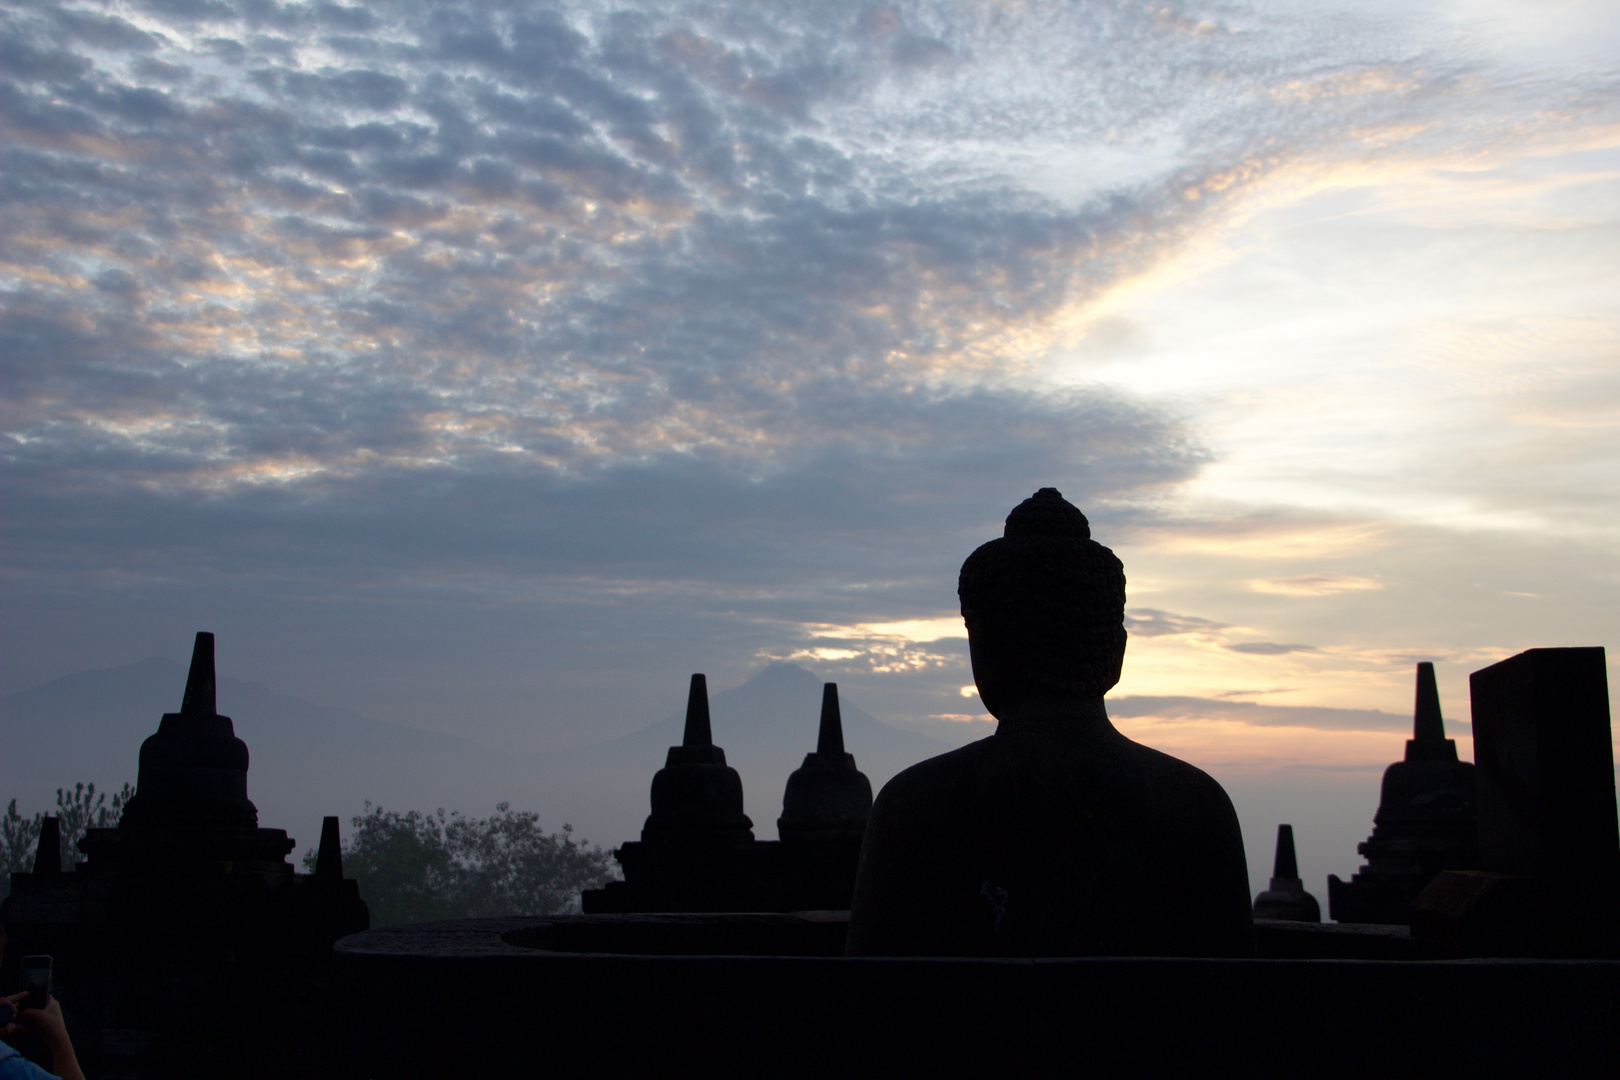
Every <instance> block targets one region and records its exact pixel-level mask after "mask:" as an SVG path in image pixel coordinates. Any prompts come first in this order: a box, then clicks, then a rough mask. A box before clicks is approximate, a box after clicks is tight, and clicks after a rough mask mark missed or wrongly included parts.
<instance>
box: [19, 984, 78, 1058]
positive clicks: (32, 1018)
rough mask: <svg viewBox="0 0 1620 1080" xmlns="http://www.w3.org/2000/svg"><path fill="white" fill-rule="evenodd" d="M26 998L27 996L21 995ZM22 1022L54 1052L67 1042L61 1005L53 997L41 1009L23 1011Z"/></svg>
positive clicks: (65, 1025)
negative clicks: (38, 1034) (43, 1038)
mask: <svg viewBox="0 0 1620 1080" xmlns="http://www.w3.org/2000/svg"><path fill="white" fill-rule="evenodd" d="M23 996H24V997H27V996H28V995H27V994H24V995H23ZM21 1015H22V1022H23V1023H24V1024H25V1025H27V1026H28V1027H30V1028H33V1029H34V1030H35V1031H37V1032H39V1033H40V1034H41V1035H43V1036H45V1041H46V1042H48V1043H50V1044H51V1048H52V1049H53V1050H54V1049H55V1048H56V1047H57V1046H59V1045H61V1044H62V1043H65V1042H67V1041H68V1033H67V1024H66V1023H64V1022H63V1020H62V1005H61V1003H60V1002H59V1001H57V1000H56V999H55V998H54V997H53V998H47V999H46V1001H45V1007H44V1008H43V1009H24V1010H23V1011H22V1014H21Z"/></svg>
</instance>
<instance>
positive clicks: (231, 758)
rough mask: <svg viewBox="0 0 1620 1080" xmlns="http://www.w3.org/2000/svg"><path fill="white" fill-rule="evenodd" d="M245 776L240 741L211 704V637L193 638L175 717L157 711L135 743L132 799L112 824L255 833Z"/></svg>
mask: <svg viewBox="0 0 1620 1080" xmlns="http://www.w3.org/2000/svg"><path fill="white" fill-rule="evenodd" d="M247 772H248V748H247V743H245V742H243V741H242V740H241V739H238V738H237V737H236V731H235V729H234V728H233V727H232V725H231V718H230V717H228V716H221V715H219V712H218V711H217V708H216V706H215V696H214V635H213V634H210V633H207V632H206V631H205V632H201V633H199V634H198V635H197V640H196V643H195V644H194V645H193V646H192V650H191V670H190V672H189V673H188V674H187V676H186V692H185V695H184V696H183V697H182V698H181V699H180V711H179V712H177V713H165V714H164V715H163V720H162V722H161V723H160V724H159V725H158V729H157V733H156V734H154V735H152V736H151V737H150V738H148V739H147V740H146V741H145V742H144V743H142V744H141V756H140V771H139V773H138V774H137V778H136V785H135V788H136V790H135V797H134V798H132V799H130V800H129V805H128V806H126V807H124V814H123V817H122V818H121V819H120V824H121V825H122V826H125V827H128V828H143V827H146V828H149V827H154V826H158V825H182V826H189V825H199V824H204V823H206V824H210V825H224V826H229V827H234V828H242V829H252V828H256V827H257V826H258V824H259V811H258V810H257V809H256V808H255V807H254V805H253V804H252V803H251V802H249V801H248V797H247Z"/></svg>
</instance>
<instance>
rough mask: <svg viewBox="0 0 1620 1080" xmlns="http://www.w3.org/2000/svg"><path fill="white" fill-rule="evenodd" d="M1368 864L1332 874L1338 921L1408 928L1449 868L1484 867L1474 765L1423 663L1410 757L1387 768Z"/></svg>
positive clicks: (1365, 851) (1430, 668) (1367, 844)
mask: <svg viewBox="0 0 1620 1080" xmlns="http://www.w3.org/2000/svg"><path fill="white" fill-rule="evenodd" d="M1356 850H1357V851H1359V852H1360V853H1361V854H1362V855H1365V856H1366V857H1367V865H1366V866H1364V867H1362V868H1361V869H1360V870H1358V871H1356V874H1355V876H1354V877H1352V878H1351V879H1350V880H1349V881H1341V880H1340V879H1339V878H1338V877H1337V876H1336V875H1332V874H1330V875H1328V910H1329V912H1330V914H1331V915H1332V917H1333V919H1334V920H1335V921H1337V922H1355V923H1388V924H1397V925H1404V924H1406V923H1407V922H1408V921H1409V919H1410V918H1411V916H1410V913H1409V908H1410V907H1411V904H1412V901H1413V900H1414V899H1415V898H1416V897H1417V894H1418V893H1420V892H1422V891H1423V888H1424V886H1426V885H1428V884H1429V882H1430V881H1433V880H1434V879H1435V877H1437V876H1438V875H1439V874H1440V873H1442V872H1443V871H1446V870H1473V869H1477V868H1478V867H1479V837H1478V819H1477V815H1476V811H1475V793H1474V765H1473V763H1472V762H1468V761H1461V760H1459V759H1458V757H1457V741H1456V740H1455V739H1448V738H1446V730H1445V723H1444V721H1443V720H1442V719H1441V716H1440V692H1439V690H1438V689H1437V688H1436V686H1435V681H1434V665H1433V664H1432V663H1429V662H1427V661H1425V662H1423V663H1420V664H1418V666H1417V694H1416V702H1415V705H1414V708H1413V716H1412V737H1411V738H1410V739H1408V740H1407V742H1406V757H1405V759H1404V760H1402V761H1397V762H1395V763H1394V764H1392V765H1391V766H1389V768H1387V769H1385V770H1384V784H1383V790H1382V792H1381V794H1380V797H1379V800H1378V813H1377V814H1376V815H1375V816H1374V817H1373V831H1372V835H1371V836H1369V837H1368V838H1367V839H1366V840H1364V841H1362V842H1361V843H1360V844H1358V845H1357V846H1356Z"/></svg>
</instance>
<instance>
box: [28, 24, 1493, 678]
mask: <svg viewBox="0 0 1620 1080" xmlns="http://www.w3.org/2000/svg"><path fill="white" fill-rule="evenodd" d="M0 10H3V12H4V19H5V21H4V24H3V26H0V35H3V46H0V50H3V51H0V73H3V74H0V123H3V125H4V134H3V138H4V146H3V149H0V154H3V157H0V185H3V191H0V196H3V198H0V201H3V204H4V205H3V207H0V230H3V234H0V235H3V237H4V242H3V245H0V287H3V290H4V292H3V295H0V302H3V304H4V310H3V313H0V356H3V365H4V395H3V402H0V409H3V412H0V429H3V432H4V440H5V441H4V454H5V460H6V470H5V480H4V483H5V485H6V499H7V502H8V506H9V507H10V512H9V513H8V514H7V523H6V528H7V530H8V535H9V538H10V539H9V542H8V545H7V558H8V559H9V560H10V561H11V563H12V566H13V569H14V570H16V571H20V572H22V573H24V574H30V575H36V576H40V577H44V578H50V577H53V576H54V577H62V578H66V577H71V576H74V575H94V574H101V573H106V572H109V570H113V569H119V570H123V571H127V572H129V573H135V574H138V573H152V574H157V573H159V572H160V570H161V567H162V564H163V563H164V560H165V559H166V558H168V556H167V555H166V554H165V553H166V552H167V551H168V550H169V549H170V547H171V546H172V545H173V544H174V537H175V535H176V532H175V530H176V529H177V528H180V529H182V530H183V531H185V532H186V534H187V535H188V536H189V537H191V538H192V541H193V546H192V547H191V548H189V549H188V551H189V554H188V555H187V558H188V559H189V560H191V563H190V564H191V565H192V566H193V567H194V568H195V567H197V566H205V567H212V568H213V569H215V570H218V571H220V572H223V573H231V574H247V575H251V574H265V575H278V574H279V575H287V576H303V577H306V578H311V579H325V580H331V581H349V580H355V579H365V578H368V577H375V576H378V575H389V574H408V573H411V572H413V571H414V572H431V571H444V570H447V569H458V568H459V569H467V570H472V569H477V570H479V571H480V572H484V571H487V572H490V573H493V574H496V575H499V574H504V573H512V574H517V573H532V572H535V569H534V568H535V567H536V566H537V565H538V566H539V567H540V572H541V573H542V574H544V575H552V576H554V577H556V578H557V579H558V580H564V579H566V580H572V581H579V580H586V579H589V580H600V581H612V582H619V583H623V582H633V581H640V582H649V581H663V582H666V583H679V582H688V583H689V582H693V581H711V582H718V581H725V582H730V583H732V584H734V585H735V586H736V587H738V588H743V589H746V588H764V587H766V586H767V585H768V584H769V583H770V582H771V581H772V580H778V581H780V580H782V579H793V580H797V581H805V582H814V581H821V582H827V583H831V584H833V585H857V584H860V583H863V582H866V583H871V582H877V583H880V584H882V583H891V584H900V585H903V584H904V583H905V582H907V581H909V580H911V579H912V578H914V577H915V576H916V575H917V574H918V573H919V570H918V567H919V566H920V565H921V566H926V567H927V569H928V572H929V573H930V574H933V573H934V572H935V571H936V570H937V569H938V568H937V567H935V566H934V564H935V563H936V562H937V563H938V564H939V566H940V567H949V568H953V567H954V562H955V560H956V559H957V558H959V557H960V553H961V551H962V550H966V548H965V547H964V544H965V543H967V541H966V540H964V537H968V536H970V535H971V537H972V542H977V540H978V539H982V536H981V535H980V534H981V533H982V532H983V530H984V527H985V525H986V523H987V522H988V523H993V522H994V521H995V519H997V518H999V516H1000V515H1001V514H1002V513H1004V512H1005V509H1006V507H1007V506H1008V505H1009V504H1010V501H1011V500H1013V499H1016V498H1017V497H1021V496H1022V495H1023V494H1026V493H1027V489H1029V488H1031V487H1032V486H1034V485H1035V484H1038V483H1047V482H1058V483H1061V484H1062V485H1063V486H1064V488H1065V490H1066V492H1067V493H1068V494H1069V495H1070V496H1071V497H1073V498H1074V499H1075V500H1076V501H1077V502H1081V503H1082V504H1083V505H1088V506H1093V507H1097V508H1100V510H1101V513H1102V515H1103V517H1104V518H1105V519H1107V518H1108V516H1109V515H1113V517H1114V518H1115V519H1116V520H1126V519H1128V518H1129V517H1130V516H1131V515H1141V514H1146V513H1149V512H1150V511H1149V510H1148V509H1144V507H1148V506H1150V503H1151V495H1152V493H1153V492H1155V491H1156V490H1159V489H1162V488H1164V487H1165V486H1167V485H1171V484H1174V483H1176V482H1178V481H1181V480H1184V479H1185V478H1187V477H1188V476H1189V475H1191V473H1192V472H1193V470H1195V469H1196V468H1197V467H1198V465H1199V464H1200V462H1201V461H1202V460H1203V459H1204V452H1203V451H1202V450H1201V449H1200V448H1199V446H1198V443H1197V439H1196V434H1195V433H1192V432H1189V431H1188V430H1186V428H1185V426H1184V425H1183V424H1182V422H1181V421H1180V420H1179V419H1178V417H1177V416H1175V415H1172V414H1171V413H1168V412H1166V411H1164V410H1163V409H1162V408H1160V407H1157V406H1155V405H1153V404H1152V403H1148V402H1144V401H1141V400H1134V399H1130V398H1128V397H1125V396H1121V395H1118V394H1112V393H1108V392H1104V391H1102V390H1088V389H1069V390H1063V391H1057V390H1053V389H1051V388H1050V387H1047V386H1044V385H1043V384H1042V383H1041V382H1040V379H1039V365H1038V361H1039V359H1040V357H1041V356H1042V355H1043V354H1044V353H1045V352H1046V351H1047V350H1049V349H1051V348H1053V347H1054V345H1055V344H1058V343H1060V342H1062V341H1063V340H1065V334H1067V333H1068V332H1069V331H1068V330H1067V329H1066V327H1068V326H1070V325H1071V321H1069V320H1070V316H1071V315H1072V313H1073V312H1074V311H1075V310H1076V309H1077V306H1078V305H1080V304H1083V302H1084V301H1085V300H1086V299H1087V298H1088V297H1090V296H1093V295H1095V294H1096V292H1097V291H1098V290H1100V289H1103V288H1106V287H1107V286H1109V285H1111V284H1113V283H1117V282H1118V281H1120V280H1123V279H1124V278H1126V277H1128V276H1129V275H1131V274H1133V273H1136V272H1139V271H1141V270H1142V269H1144V268H1145V267H1147V266H1149V265H1151V264H1152V263H1153V262H1154V261H1155V260H1157V259H1159V258H1160V257H1162V256H1163V254H1164V253H1165V252H1166V251H1168V250H1171V249H1173V248H1174V247H1175V246H1176V245H1178V244H1179V243H1181V242H1182V241H1183V240H1184V239H1185V238H1186V237H1187V236H1188V235H1189V234H1190V233H1191V232H1193V231H1195V230H1197V229H1198V228H1199V227H1200V226H1201V224H1202V223H1204V222H1207V221H1208V220H1211V218H1212V216H1214V215H1218V214H1219V212H1220V210H1221V208H1222V207H1223V206H1224V205H1227V203H1228V202H1229V201H1230V200H1231V199H1233V198H1235V197H1237V196H1238V195H1239V194H1241V193H1242V192H1244V191H1245V190H1247V189H1249V188H1250V187H1252V185H1254V184H1256V183H1258V182H1260V181H1261V180H1262V179H1263V178H1264V177H1265V176H1266V175H1268V174H1269V173H1270V172H1271V171H1272V170H1274V169H1277V168H1279V167H1282V166H1284V165H1286V164H1287V163H1288V162H1289V161H1291V160H1295V159H1297V158H1299V157H1301V156H1304V155H1313V154H1314V155H1321V154H1324V153H1335V152H1342V153H1352V152H1353V151H1352V150H1344V149H1340V150H1333V149H1332V148H1334V147H1342V146H1345V145H1349V143H1352V142H1354V140H1355V139H1374V140H1376V141H1380V145H1383V146H1385V147H1387V146H1388V144H1389V141H1390V139H1392V138H1395V135H1393V134H1391V133H1394V132H1411V131H1414V130H1420V129H1421V125H1414V124H1412V123H1411V122H1410V121H1411V119H1412V117H1413V116H1414V115H1415V113H1416V111H1421V110H1423V109H1433V108H1434V107H1435V105H1434V102H1435V101H1436V100H1437V99H1438V98H1443V97H1444V95H1445V94H1447V93H1449V92H1450V90H1451V87H1452V86H1453V84H1454V83H1455V82H1456V81H1457V80H1458V79H1459V77H1460V75H1461V74H1462V73H1461V72H1460V71H1458V70H1447V69H1446V68H1445V67H1444V65H1439V64H1437V63H1436V62H1434V60H1433V58H1432V57H1425V56H1423V55H1422V54H1421V53H1420V51H1418V50H1416V49H1415V48H1413V49H1408V50H1405V51H1403V50H1402V48H1401V47H1399V46H1397V45H1395V44H1393V39H1387V38H1388V35H1386V38H1382V39H1381V38H1380V37H1379V31H1378V29H1377V27H1376V26H1375V25H1373V24H1371V23H1369V24H1368V25H1367V26H1361V27H1357V26H1354V25H1348V26H1343V25H1341V26H1337V27H1335V28H1334V29H1333V31H1332V32H1331V33H1328V32H1327V31H1318V30H1316V29H1313V28H1312V27H1311V26H1310V24H1309V21H1308V20H1299V21H1293V22H1289V21H1287V20H1282V19H1280V18H1278V17H1276V16H1266V17H1261V16H1258V15H1253V14H1245V13H1244V12H1242V11H1239V10H1237V9H1233V11H1232V12H1229V13H1228V15H1227V16H1223V17H1221V18H1216V17H1212V16H1205V15H1203V14H1200V12H1199V11H1198V10H1197V9H1195V8H1193V7H1190V6H1181V5H1177V4H1174V3H1170V4H1155V5H1152V6H1142V5H1136V4H1130V3H1098V4H1088V5H1084V6H1074V5H1039V4H1037V5H1030V6H1028V7H1027V8H1021V9H1018V10H1013V9H1007V10H1003V9H1001V8H998V7H995V6H991V5H983V6H977V5H969V6H963V7H950V6H944V5H907V4H897V5H892V6H887V7H885V6H881V5H869V4H864V3H863V4H840V3H828V4H818V5H815V6H814V7H813V8H811V7H808V6H803V5H792V4H783V5H768V4H767V5H736V6H725V5H721V6H712V5H690V6H688V5H682V4H678V3H669V4H660V3H651V2H649V3H633V4H627V5H620V6H606V5H598V4H591V3H572V4H570V3H563V4H554V5H548V4H543V3H521V4H501V3H485V2H479V3H467V4H461V5H458V4H454V3H431V4H429V3H412V2H409V0H386V2H379V3H374V4H368V5H365V6H364V7H360V6H355V7H345V6H340V5H333V4H325V3H321V4H313V3H311V4H276V3H264V2H257V0H255V2H245V0H244V2H240V3H237V2H232V0H190V2H175V0H163V2H158V0H153V2H149V3H134V4H125V3H118V4H112V3H96V2H93V0H92V2H84V3H39V4H26V3H20V4H18V3H14V4H8V5H5V6H4V7H3V8H0ZM1358 35H1359V36H1358ZM1358 42H1359V43H1360V44H1358ZM1347 43H1349V44H1347ZM1358 50H1359V51H1358ZM1392 57H1393V59H1392ZM1420 72H1421V73H1420ZM1351 133H1354V135H1353V136H1352V134H1351ZM1369 133H1371V134H1369ZM1402 137H1414V138H1415V137H1418V136H1413V135H1407V136H1402ZM1054 146H1062V147H1065V148H1067V149H1070V150H1075V149H1081V150H1084V149H1085V148H1087V147H1092V148H1095V149H1096V150H1097V152H1098V154H1099V156H1101V155H1103V153H1104V151H1107V152H1110V153H1112V154H1113V155H1114V156H1115V157H1116V158H1118V157H1120V156H1121V155H1124V156H1125V157H1128V158H1131V159H1132V160H1135V161H1137V162H1139V165H1138V166H1135V167H1133V168H1131V169H1127V170H1125V171H1124V172H1123V173H1120V172H1118V171H1117V170H1116V172H1115V173H1113V174H1110V175H1106V176H1104V175H1101V174H1099V176H1097V177H1093V178H1090V179H1087V178H1086V177H1084V176H1077V177H1074V178H1070V180H1068V181H1066V182H1065V183H1064V184H1063V185H1061V186H1062V187H1063V191H1061V192H1058V193H1053V192H1050V191H1044V192H1043V189H1042V187H1041V184H1039V183H1036V182H1035V181H1034V180H1032V179H1031V176H1032V175H1033V174H1032V173H1031V172H1030V167H1031V163H1033V162H1036V161H1038V160H1039V159H1040V158H1041V157H1042V155H1044V154H1045V153H1046V152H1047V151H1049V150H1050V149H1052V148H1053V147H1054ZM1133 155H1134V156H1133ZM1048 186H1050V185H1048ZM963 530H968V531H967V532H964V531H963ZM975 530H976V531H975ZM968 546H971V545H970V544H969V545H968ZM671 587H674V586H673V585H672V586H671ZM812 591H813V590H812ZM935 591H937V590H935ZM930 595H931V594H930ZM840 597H842V598H840ZM801 599H803V598H801ZM821 603H822V606H823V607H824V608H826V610H820V611H810V610H809V609H804V608H801V609H796V610H798V611H799V614H797V615H796V616H795V617H797V618H799V619H801V620H808V621H816V620H818V619H819V620H821V621H826V622H837V621H845V622H848V621H853V620H855V619H857V618H860V617H865V616H868V615H870V614H871V612H870V611H869V610H867V608H862V606H861V603H858V602H856V601H852V600H849V599H848V597H847V595H846V594H837V596H833V595H832V594H828V595H827V596H824V597H823V599H822V601H821ZM919 603H920V601H919ZM812 606H814V605H812ZM900 606H901V608H904V607H905V606H906V605H905V604H904V603H902V604H901V605H900ZM869 607H870V605H869V604H868V608H869ZM833 609H837V610H833ZM881 614H885V615H889V616H892V617H900V616H901V615H904V614H906V612H905V611H904V610H894V609H892V608H891V609H887V610H885V611H883V612H881ZM1145 617H1146V616H1145ZM1152 618H1155V619H1158V620H1159V621H1157V622H1154V621H1151V620H1150V622H1148V623H1145V624H1144V625H1143V626H1142V627H1139V632H1149V633H1151V632H1154V628H1157V629H1158V630H1159V632H1170V631H1169V630H1168V629H1166V628H1164V627H1161V626H1160V623H1162V622H1163V620H1164V619H1165V618H1168V617H1166V616H1152ZM1290 648H1297V646H1290Z"/></svg>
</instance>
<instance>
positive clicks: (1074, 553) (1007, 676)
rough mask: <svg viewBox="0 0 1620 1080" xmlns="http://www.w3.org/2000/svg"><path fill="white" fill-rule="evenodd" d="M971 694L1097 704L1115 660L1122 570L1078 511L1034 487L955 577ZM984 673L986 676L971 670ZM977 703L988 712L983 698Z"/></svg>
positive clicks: (1114, 676) (1120, 631) (1121, 645)
mask: <svg viewBox="0 0 1620 1080" xmlns="http://www.w3.org/2000/svg"><path fill="white" fill-rule="evenodd" d="M956 593H957V596H958V597H960V598H961V601H962V617H963V619H964V620H966V622H967V627H968V635H969V637H970V638H971V640H972V643H973V654H974V674H975V677H976V678H978V680H979V683H980V686H979V689H980V692H981V694H983V693H984V691H985V690H986V689H987V687H986V683H987V682H991V681H994V682H995V683H997V684H998V688H999V689H1000V691H1001V692H1000V693H999V694H998V696H999V697H1001V698H1002V700H1006V697H1007V695H1008V694H1010V693H1015V692H1016V693H1017V694H1020V695H1027V694H1033V695H1037V696H1041V697H1057V698H1071V699H1072V698H1076V697H1084V698H1098V697H1101V696H1102V695H1103V694H1105V693H1107V692H1108V690H1109V689H1110V688H1112V687H1113V685H1114V684H1115V683H1117V682H1119V672H1120V666H1121V664H1123V663H1124V659H1125V625H1124V623H1125V567H1124V565H1123V564H1122V563H1121V562H1120V561H1119V559H1118V558H1117V557H1116V556H1115V555H1114V553H1113V552H1112V551H1110V550H1108V549H1107V548H1105V547H1103V546H1102V545H1101V544H1099V543H1097V542H1096V541H1095V540H1093V539H1091V526H1090V524H1089V523H1088V522H1087V521H1086V516H1085V515H1084V514H1082V513H1081V512H1080V510H1079V508H1078V507H1076V506H1074V505H1073V504H1071V503H1070V502H1069V501H1068V500H1066V499H1064V497H1063V495H1062V494H1061V493H1060V492H1059V491H1058V490H1057V489H1056V488H1041V490H1039V491H1037V492H1036V493H1035V494H1034V496H1032V497H1031V498H1028V499H1025V500H1024V501H1023V502H1021V503H1019V504H1018V506H1016V507H1015V508H1014V509H1013V511H1012V513H1010V514H1008V515H1007V525H1006V529H1005V530H1004V532H1003V534H1002V536H1001V539H999V540H992V541H990V542H989V543H988V544H984V545H983V546H981V547H980V548H979V549H978V550H977V551H975V552H974V553H973V554H971V555H969V556H968V557H967V561H966V562H964V563H963V564H962V574H961V576H960V577H959V578H958V579H957V588H956ZM981 668H987V669H988V670H980V669H981ZM988 697H989V695H986V698H987V700H986V702H985V704H986V705H987V706H990V707H991V708H992V710H993V709H994V705H993V704H992V702H991V701H990V700H988Z"/></svg>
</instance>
